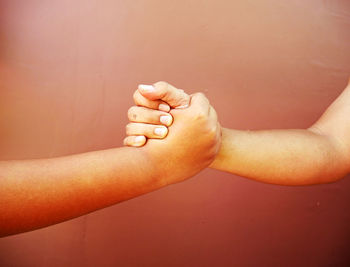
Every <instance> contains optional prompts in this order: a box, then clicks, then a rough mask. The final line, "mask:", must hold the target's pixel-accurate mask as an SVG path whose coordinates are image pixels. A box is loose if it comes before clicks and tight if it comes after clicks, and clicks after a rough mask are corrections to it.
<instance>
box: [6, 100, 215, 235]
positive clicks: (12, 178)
mask: <svg viewBox="0 0 350 267" xmlns="http://www.w3.org/2000/svg"><path fill="white" fill-rule="evenodd" d="M165 99H166V97H165ZM189 99H190V97H188V99H187V100H186V101H187V102H189ZM170 102H171V101H170ZM149 103H151V102H149ZM154 103H157V107H158V108H159V105H160V104H162V102H161V101H156V102H152V104H154ZM163 107H164V110H168V111H169V110H170V108H169V106H168V105H164V104H163ZM155 114H156V115H157V116H158V117H159V115H160V114H162V115H164V114H167V115H169V116H170V115H171V116H170V117H173V118H174V123H173V124H172V125H171V127H170V128H169V129H171V132H170V133H169V134H168V136H167V138H165V139H163V140H150V141H149V142H147V144H146V145H145V146H143V147H142V148H139V149H136V148H132V147H123V148H115V149H109V150H103V151H95V152H90V153H84V154H79V155H72V156H67V157H60V158H52V159H41V160H25V161H2V162H0V237H3V236H7V235H11V234H17V233H21V232H25V231H30V230H35V229H38V228H42V227H45V226H49V225H52V224H56V223H59V222H62V221H65V220H69V219H72V218H75V217H78V216H81V215H84V214H86V213H89V212H92V211H95V210H97V209H101V208H104V207H107V206H110V205H113V204H116V203H118V202H121V201H124V200H127V199H130V198H133V197H136V196H139V195H142V194H145V193H148V192H151V191H154V190H156V189H159V188H161V187H164V186H166V185H170V184H173V183H177V182H181V181H183V180H185V179H187V178H189V177H191V176H193V175H195V174H196V173H197V172H199V171H201V170H202V169H204V168H206V167H208V166H209V165H210V164H211V163H212V162H213V160H214V158H215V156H216V154H217V152H218V151H219V147H220V138H221V132H220V127H219V126H218V122H217V117H216V114H215V113H213V112H212V110H211V108H210V105H209V102H208V100H207V99H206V98H205V97H204V95H202V94H195V95H193V96H192V97H191V104H190V106H189V107H188V108H186V109H178V110H172V111H171V114H169V113H167V112H164V113H159V112H156V113H155ZM132 133H133V132H132ZM198 135H199V136H200V138H198ZM152 137H153V135H152ZM179 137H181V138H179ZM135 138H136V137H135ZM135 138H133V140H135ZM140 139H141V143H142V142H144V141H145V137H140ZM169 151H171V152H172V153H169Z"/></svg>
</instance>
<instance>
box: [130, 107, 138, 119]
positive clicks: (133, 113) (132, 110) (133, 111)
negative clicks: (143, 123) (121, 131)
mask: <svg viewBox="0 0 350 267" xmlns="http://www.w3.org/2000/svg"><path fill="white" fill-rule="evenodd" d="M136 109H137V107H135V106H132V107H130V108H129V109H128V118H129V120H135V119H136V117H137V114H136Z"/></svg>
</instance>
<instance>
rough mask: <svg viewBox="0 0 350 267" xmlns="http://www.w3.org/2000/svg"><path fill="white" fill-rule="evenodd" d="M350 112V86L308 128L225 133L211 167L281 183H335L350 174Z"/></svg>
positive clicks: (266, 181)
mask: <svg viewBox="0 0 350 267" xmlns="http://www.w3.org/2000/svg"><path fill="white" fill-rule="evenodd" d="M349 114H350V85H348V87H347V88H346V89H345V90H344V92H343V93H342V94H341V95H340V96H339V97H338V98H337V99H336V100H335V101H334V102H333V104H332V105H331V106H330V107H329V108H328V109H327V111H326V112H325V113H324V114H323V115H322V116H321V118H320V119H319V120H318V121H317V122H316V123H315V124H314V125H313V126H312V127H310V128H309V129H305V130H266V131H239V130H229V129H223V138H222V145H221V150H220V152H219V154H218V156H217V157H216V159H215V161H214V162H213V163H212V165H211V167H212V168H215V169H218V170H222V171H227V172H231V173H234V174H237V175H240V176H244V177H247V178H251V179H254V180H257V181H261V182H265V183H272V184H280V185H309V184H320V183H329V182H334V181H337V180H339V179H340V178H342V177H344V176H345V175H346V174H347V173H349V172H350V115H349Z"/></svg>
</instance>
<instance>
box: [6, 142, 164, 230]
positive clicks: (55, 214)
mask: <svg viewBox="0 0 350 267" xmlns="http://www.w3.org/2000/svg"><path fill="white" fill-rule="evenodd" d="M153 167H154V166H153V165H152V164H151V163H150V161H149V159H148V158H147V156H146V154H145V153H143V152H142V149H139V150H137V149H135V148H116V149H110V150H104V151H97V152H90V153H84V154H79V155H73V156H67V157H61V158H53V159H43V160H29V161H4V162H0V236H6V235H10V234H16V233H20V232H25V231H29V230H34V229H37V228H41V227H45V226H48V225H52V224H55V223H59V222H62V221H65V220H68V219H71V218H75V217H78V216H80V215H83V214H86V213H89V212H92V211H94V210H97V209H100V208H104V207H107V206H110V205H113V204H115V203H118V202H121V201H123V200H127V199H130V198H133V197H135V196H138V195H142V194H145V193H148V192H150V191H153V190H156V189H158V188H160V187H162V186H163V184H162V182H161V179H160V177H159V175H158V173H156V168H153Z"/></svg>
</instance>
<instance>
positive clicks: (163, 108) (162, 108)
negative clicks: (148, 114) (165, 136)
mask: <svg viewBox="0 0 350 267" xmlns="http://www.w3.org/2000/svg"><path fill="white" fill-rule="evenodd" d="M158 109H159V110H161V111H164V112H169V111H170V107H169V105H167V104H159V106H158Z"/></svg>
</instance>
